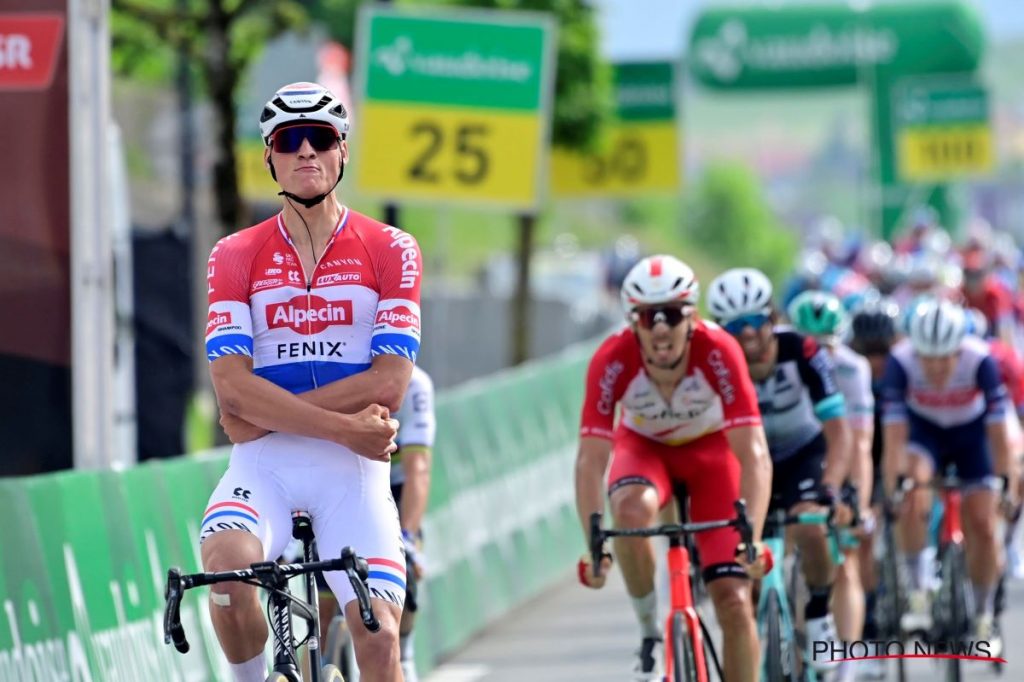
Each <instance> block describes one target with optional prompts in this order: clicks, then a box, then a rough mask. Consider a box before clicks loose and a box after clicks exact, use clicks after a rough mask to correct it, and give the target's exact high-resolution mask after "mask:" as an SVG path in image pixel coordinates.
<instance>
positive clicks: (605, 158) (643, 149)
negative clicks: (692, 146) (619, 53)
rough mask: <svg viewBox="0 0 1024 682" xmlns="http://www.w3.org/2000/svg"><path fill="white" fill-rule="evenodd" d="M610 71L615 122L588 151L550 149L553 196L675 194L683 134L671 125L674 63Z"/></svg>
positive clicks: (673, 121)
mask: <svg viewBox="0 0 1024 682" xmlns="http://www.w3.org/2000/svg"><path fill="white" fill-rule="evenodd" d="M612 73H613V75H614V80H615V103H616V106H615V113H616V115H615V120H614V121H612V122H610V123H609V124H608V125H606V126H605V130H604V133H603V135H602V137H601V139H600V140H599V142H598V144H597V146H596V148H595V149H593V150H591V151H590V152H587V153H583V152H576V151H570V150H567V149H560V148H557V147H556V148H555V149H553V150H552V152H551V190H552V192H553V193H554V195H555V196H558V197H565V198H586V197H595V196H596V197H610V196H616V197H634V196H643V195H648V194H672V193H675V192H677V191H678V190H679V185H680V176H681V171H680V166H681V164H680V159H681V158H682V143H681V139H682V135H681V132H680V130H679V126H678V123H677V121H676V109H677V101H678V95H677V89H676V64H675V63H672V62H624V63H620V64H615V65H614V66H613V71H612Z"/></svg>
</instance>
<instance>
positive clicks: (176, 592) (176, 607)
mask: <svg viewBox="0 0 1024 682" xmlns="http://www.w3.org/2000/svg"><path fill="white" fill-rule="evenodd" d="M183 592H184V590H183V589H182V581H181V570H179V569H178V568H171V569H168V571H167V587H166V589H165V590H164V601H165V602H166V604H165V606H164V644H171V643H172V642H173V643H174V648H175V649H177V650H178V651H179V652H181V653H183V654H187V653H188V651H189V648H190V647H189V644H188V640H187V639H186V638H185V628H184V627H182V625H181V597H182V594H183Z"/></svg>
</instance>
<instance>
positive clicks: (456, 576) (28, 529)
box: [0, 344, 593, 682]
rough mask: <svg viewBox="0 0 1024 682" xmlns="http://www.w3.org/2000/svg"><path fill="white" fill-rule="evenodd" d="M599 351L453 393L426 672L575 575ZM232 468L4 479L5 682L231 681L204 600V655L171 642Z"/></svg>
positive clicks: (430, 516)
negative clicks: (180, 578) (173, 597)
mask: <svg viewBox="0 0 1024 682" xmlns="http://www.w3.org/2000/svg"><path fill="white" fill-rule="evenodd" d="M592 350H593V346H592V345H589V344H588V345H586V346H583V347H577V348H574V349H570V350H568V351H566V352H565V353H564V354H562V355H560V356H558V357H555V358H551V359H547V360H543V361H540V362H537V363H533V364H528V365H526V366H524V367H522V368H517V369H516V370H512V371H509V372H506V373H503V374H499V375H495V376H494V377H489V378H487V379H481V380H479V381H476V382H473V383H469V384H466V385H464V386H462V387H458V388H456V389H453V390H451V391H448V392H442V394H441V395H440V396H439V399H438V403H437V410H438V440H437V443H436V447H435V457H434V469H433V485H432V490H431V497H430V502H429V510H428V513H427V517H426V519H425V522H424V527H425V535H426V542H427V555H428V557H429V560H430V562H431V564H430V566H429V568H430V573H429V576H428V578H427V580H426V582H425V585H424V589H423V592H422V594H423V610H422V611H421V616H420V621H419V623H420V624H419V626H418V627H417V630H416V632H417V655H418V657H419V658H418V664H419V666H420V669H421V671H424V673H425V671H427V670H428V669H430V668H431V667H433V666H434V665H436V663H437V661H438V660H439V658H440V657H441V656H442V654H444V653H445V652H448V651H451V650H452V649H453V648H455V647H457V646H459V645H461V644H462V643H464V642H465V641H466V640H467V639H468V638H469V637H470V636H472V635H473V634H474V633H475V632H477V631H479V630H480V628H482V627H484V626H485V625H487V624H488V623H490V622H492V621H493V620H494V619H496V618H497V617H499V616H500V615H501V614H503V613H505V612H507V611H508V610H509V609H510V608H512V607H514V606H516V605H518V604H520V603H522V602H523V601H524V600H526V599H528V598H530V597H532V596H533V595H535V594H537V593H538V592H539V591H540V590H542V589H544V588H545V587H546V586H548V585H550V584H551V583H552V582H553V581H555V580H557V579H559V578H561V577H563V576H565V575H567V574H568V571H569V570H570V567H571V566H572V565H573V559H574V557H575V556H577V555H578V553H579V551H580V550H581V548H582V545H583V540H582V537H581V535H580V529H579V524H578V522H577V521H576V518H575V511H574V507H573V504H572V496H573V492H572V491H573V485H572V464H573V455H574V446H575V442H576V428H577V424H578V419H579V408H580V404H581V402H582V390H583V376H584V372H585V368H586V363H587V360H588V358H589V353H590V351H592ZM226 466H227V453H226V452H223V451H221V452H217V453H213V454H211V455H210V456H207V457H203V458H184V457H183V458H180V459H175V460H169V461H164V462H158V463H147V464H144V465H141V466H138V467H135V468H132V469H129V470H126V471H120V472H110V471H106V472H88V471H83V472H64V473H59V474H51V475H46V476H38V477H29V478H21V479H0V514H3V518H6V519H7V520H8V523H6V524H5V525H4V526H3V527H2V528H0V541H2V545H3V547H4V549H3V551H2V552H0V607H2V615H0V682H8V680H10V681H12V682H13V681H15V680H17V682H29V681H34V682H43V681H45V682H64V681H66V682H137V681H138V680H146V681H147V682H160V681H167V682H182V681H186V680H187V681H188V682H202V681H204V680H210V681H217V680H226V679H229V677H230V673H229V671H228V670H227V667H226V662H225V660H224V658H223V656H222V655H221V653H220V649H219V647H218V646H217V641H216V636H215V635H214V632H213V628H212V624H211V622H210V619H209V615H208V612H207V606H206V594H207V592H206V590H191V591H189V592H188V593H186V596H185V600H184V602H183V604H182V612H181V615H182V623H183V625H184V627H185V631H186V634H187V636H188V639H189V642H190V643H191V645H192V650H191V651H190V652H189V653H188V654H187V655H184V656H182V655H180V654H178V653H177V652H176V651H174V649H173V647H170V646H166V645H164V643H163V606H164V603H163V591H164V582H165V580H166V575H167V569H168V568H169V567H170V566H180V567H182V568H183V570H185V571H187V572H194V571H198V570H199V556H198V551H199V550H198V542H197V538H198V536H199V521H200V517H201V515H202V513H203V510H204V508H205V506H206V503H207V500H208V498H209V495H210V493H211V491H212V490H213V488H214V487H215V486H216V484H217V481H218V480H219V478H220V476H221V474H222V473H223V471H224V469H225V468H226ZM357 549H358V548H357ZM294 588H295V589H299V587H298V585H297V584H296V585H294Z"/></svg>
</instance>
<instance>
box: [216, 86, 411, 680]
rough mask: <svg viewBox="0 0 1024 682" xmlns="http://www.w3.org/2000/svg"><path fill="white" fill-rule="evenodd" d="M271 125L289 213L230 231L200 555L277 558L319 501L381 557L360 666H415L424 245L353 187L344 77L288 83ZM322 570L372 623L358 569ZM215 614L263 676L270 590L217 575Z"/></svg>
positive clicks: (325, 538) (320, 532)
mask: <svg viewBox="0 0 1024 682" xmlns="http://www.w3.org/2000/svg"><path fill="white" fill-rule="evenodd" d="M260 130H261V132H262V134H263V138H264V141H265V142H266V145H267V147H266V150H265V152H264V161H265V162H266V165H267V168H268V170H269V171H270V173H271V174H272V175H273V177H274V178H275V179H276V180H277V182H278V184H280V186H281V192H280V194H281V195H282V196H283V197H284V199H283V206H282V211H281V212H280V213H279V214H277V215H275V216H274V217H272V218H270V219H269V220H266V221H264V222H262V223H260V224H258V225H254V226H253V227H250V228H248V229H244V230H241V231H239V232H237V233H235V234H232V235H230V236H228V237H225V238H224V239H222V240H220V241H219V242H218V243H217V245H216V246H215V247H214V249H213V252H212V253H211V254H210V260H209V264H208V266H207V273H208V280H209V287H208V288H209V302H210V308H209V322H208V324H207V327H206V348H207V355H208V357H209V360H210V374H211V376H212V379H213V386H214V389H215V390H216V393H217V400H218V403H219V405H220V410H221V424H222V425H223V426H224V428H225V430H226V432H227V434H228V436H229V437H230V438H231V440H232V441H233V442H234V443H235V446H234V448H233V449H232V452H231V459H230V463H229V466H228V470H227V472H225V474H224V477H223V478H222V479H221V481H220V484H219V485H218V486H217V488H216V490H215V491H214V492H213V495H212V496H211V497H210V502H209V505H208V507H207V509H206V513H205V514H204V515H203V520H202V523H201V526H200V538H199V541H200V544H201V546H202V562H203V568H204V570H206V571H229V570H236V569H240V568H245V567H248V566H249V565H250V564H252V563H254V562H259V561H265V560H269V559H275V558H277V557H278V556H279V555H280V554H281V552H282V550H283V549H284V547H285V545H286V544H287V543H288V540H289V538H290V536H291V522H292V519H291V516H292V514H293V513H295V512H298V511H301V512H306V513H308V514H309V515H310V516H311V517H312V522H313V529H314V532H315V533H316V539H317V544H318V546H319V550H320V554H321V556H322V557H337V556H339V555H340V553H341V548H342V547H343V546H345V545H351V546H353V547H354V548H355V549H356V551H357V552H358V553H359V554H360V555H361V556H363V557H365V558H366V559H367V561H368V563H369V567H370V574H369V575H370V577H369V581H368V584H369V588H370V593H371V597H372V599H371V602H372V605H373V610H374V612H375V613H376V615H377V617H378V618H379V620H380V622H381V630H380V632H378V633H374V634H371V633H370V632H368V631H367V630H366V629H365V628H363V627H361V626H360V625H357V626H355V627H353V628H352V629H351V632H352V637H353V640H354V644H355V649H356V657H357V660H358V663H359V667H360V669H361V670H362V671H364V672H363V679H364V680H367V681H369V682H372V681H393V680H400V679H401V675H402V673H401V669H400V667H399V647H398V639H399V637H398V622H399V617H400V615H401V612H402V603H403V601H404V598H405V578H406V576H405V573H406V568H405V559H404V557H403V548H402V539H401V531H400V528H399V522H398V513H397V511H396V509H395V504H394V501H393V500H392V499H391V495H390V490H389V483H388V481H389V474H390V463H389V461H390V455H391V453H392V452H394V451H395V448H396V445H395V442H394V439H395V433H396V428H397V423H396V422H395V420H393V419H390V411H391V410H396V409H397V408H398V406H399V405H400V404H401V403H402V398H403V395H404V393H405V390H406V387H407V385H408V383H409V377H410V375H411V373H412V370H413V363H414V362H415V360H416V355H417V352H418V350H419V338H420V318H419V314H420V313H419V288H420V273H421V271H422V259H421V258H420V252H419V247H418V246H417V244H416V240H415V239H413V238H412V237H411V236H410V235H408V234H406V233H404V232H402V231H401V230H398V229H397V228H395V227H392V226H390V225H384V224H382V223H379V222H377V221H375V220H372V219H370V218H368V217H366V216H364V215H360V214H358V213H356V212H355V211H352V210H350V209H349V208H348V207H346V206H344V205H343V204H342V203H341V202H340V201H339V199H338V196H337V194H336V193H335V187H337V185H338V182H339V181H340V180H341V177H342V173H343V171H344V168H345V163H346V162H347V161H348V146H347V143H346V141H345V136H346V134H347V132H348V117H347V113H346V111H345V107H344V106H343V105H342V103H341V102H340V101H339V100H338V99H337V98H336V97H335V96H334V95H333V94H332V93H331V92H329V91H328V90H326V89H325V88H323V87H321V86H319V85H317V84H315V83H293V84H291V85H286V86H284V87H282V88H281V89H280V90H278V91H277V92H276V93H275V94H274V96H273V97H272V98H271V99H270V101H269V102H267V104H266V106H265V107H264V109H263V113H262V115H261V116H260ZM325 579H326V581H327V583H328V585H329V586H330V587H331V590H332V591H333V592H334V594H335V595H336V596H337V597H338V601H339V603H341V604H343V605H344V608H345V611H346V615H347V616H348V621H349V622H350V623H357V624H358V623H361V620H360V618H359V617H358V608H357V606H356V604H355V602H354V594H353V592H352V588H351V586H350V585H349V584H348V581H347V580H346V578H345V576H344V574H343V573H342V574H339V573H337V572H331V573H328V574H326V575H325ZM210 614H211V617H212V620H213V625H214V629H215V630H216V632H217V637H218V639H219V641H220V645H221V648H222V649H223V650H224V653H225V655H226V657H227V659H228V661H229V662H230V664H231V672H232V677H233V678H234V680H236V682H263V680H264V679H265V677H266V674H267V670H266V661H265V659H264V655H263V651H264V645H265V643H266V640H267V635H268V631H267V624H266V621H265V619H264V616H263V612H262V609H261V607H260V602H259V599H258V595H257V593H256V589H255V588H254V587H252V586H249V585H244V584H241V583H224V584H223V585H218V586H214V587H213V588H212V589H211V593H210Z"/></svg>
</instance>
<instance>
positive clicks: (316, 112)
mask: <svg viewBox="0 0 1024 682" xmlns="http://www.w3.org/2000/svg"><path fill="white" fill-rule="evenodd" d="M312 122H316V123H327V124H328V125H332V126H334V128H335V129H336V130H337V131H338V136H339V137H345V134H346V133H348V111H346V110H345V105H344V104H342V103H341V100H340V99H338V98H337V97H335V96H334V93H332V92H331V91H330V90H328V89H327V88H325V87H324V86H322V85H318V84H316V83H291V84H290V85H285V86H284V87H282V88H281V89H279V90H278V91H277V92H275V93H274V96H273V97H271V98H270V101H269V102H267V103H266V104H265V105H264V106H263V113H262V114H260V135H262V136H263V142H264V143H265V144H267V145H269V144H270V136H271V134H272V133H273V132H274V130H276V129H277V128H279V127H280V126H282V125H285V124H288V123H312Z"/></svg>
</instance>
